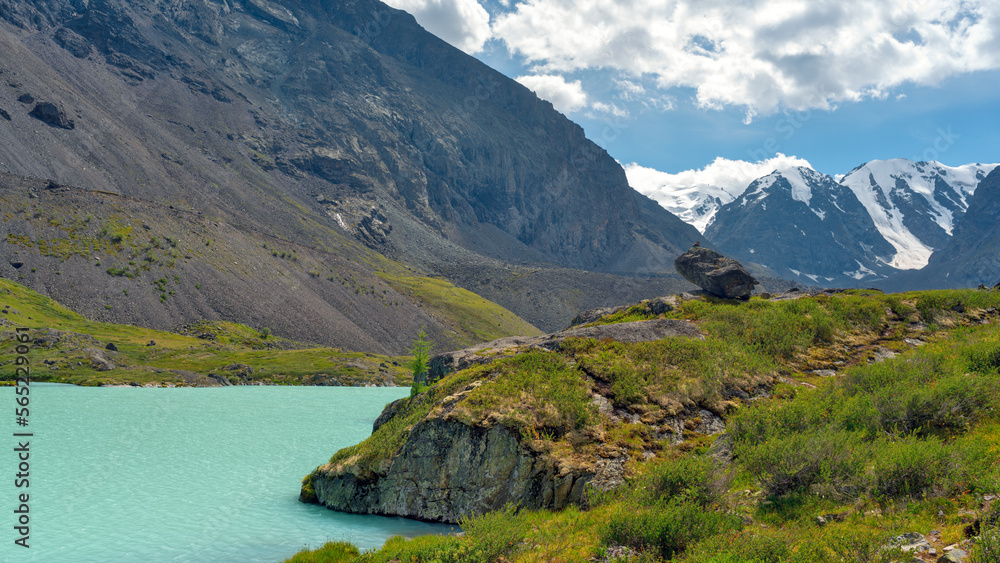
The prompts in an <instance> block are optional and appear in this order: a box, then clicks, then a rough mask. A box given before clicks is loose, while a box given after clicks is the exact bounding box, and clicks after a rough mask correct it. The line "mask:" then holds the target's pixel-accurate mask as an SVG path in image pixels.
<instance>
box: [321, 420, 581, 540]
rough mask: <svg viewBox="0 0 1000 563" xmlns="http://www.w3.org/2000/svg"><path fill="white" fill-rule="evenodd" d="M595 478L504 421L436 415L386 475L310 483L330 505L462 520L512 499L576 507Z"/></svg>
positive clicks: (537, 504)
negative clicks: (483, 423)
mask: <svg viewBox="0 0 1000 563" xmlns="http://www.w3.org/2000/svg"><path fill="white" fill-rule="evenodd" d="M592 476H593V474H592V473H591V472H587V471H577V472H575V471H573V470H571V469H568V468H567V469H564V470H560V469H559V468H558V467H557V466H555V465H554V464H553V463H551V462H550V461H549V460H546V459H544V458H543V457H542V456H539V455H537V454H535V453H533V452H531V451H530V450H529V449H527V448H526V447H525V446H524V445H522V444H521V441H520V440H519V439H518V437H517V436H515V435H514V434H512V433H511V432H510V430H508V429H506V428H504V427H503V426H493V427H492V428H484V427H477V426H468V425H466V424H462V423H460V422H456V421H449V420H440V419H437V420H427V421H424V422H421V423H420V424H418V425H417V426H416V427H415V428H414V429H413V430H412V431H411V432H410V435H409V437H408V439H407V441H406V444H405V445H404V446H403V448H402V450H400V452H399V454H398V455H397V456H396V457H395V458H393V460H392V464H391V465H390V466H389V469H388V471H386V473H385V474H384V475H380V476H372V477H371V478H368V479H365V478H364V477H362V476H359V475H356V474H353V473H343V474H338V475H335V476H330V477H325V478H315V479H313V481H312V483H313V487H314V488H315V492H316V498H317V502H319V503H320V504H323V505H324V506H326V507H327V508H331V509H333V510H339V511H341V512H357V513H367V514H386V515H396V516H407V517H410V518H420V519H422V520H433V521H440V522H458V521H459V520H460V519H461V517H462V516H463V515H469V514H482V513H484V512H487V511H489V510H495V509H496V507H502V506H505V505H506V504H508V503H510V504H515V505H519V506H521V507H523V508H531V509H538V508H550V509H558V508H563V507H565V506H566V505H567V504H569V503H577V504H578V503H580V502H581V500H582V499H583V491H584V486H585V484H586V483H587V482H588V481H589V480H590V479H591V478H592Z"/></svg>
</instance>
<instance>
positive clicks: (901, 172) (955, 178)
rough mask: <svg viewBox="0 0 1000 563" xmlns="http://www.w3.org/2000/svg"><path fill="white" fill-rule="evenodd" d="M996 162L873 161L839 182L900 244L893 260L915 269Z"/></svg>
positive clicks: (940, 240) (942, 240) (890, 238)
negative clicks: (951, 163)
mask: <svg viewBox="0 0 1000 563" xmlns="http://www.w3.org/2000/svg"><path fill="white" fill-rule="evenodd" d="M996 166H997V165H996V164H966V165H964V166H958V167H951V166H946V165H944V164H941V163H939V162H913V161H910V160H906V159H902V158H896V159H891V160H873V161H871V162H868V163H865V164H863V165H861V166H858V167H857V168H855V169H854V170H852V171H850V172H848V173H847V174H846V175H845V176H844V177H843V178H842V179H841V181H840V183H841V184H843V185H845V186H847V187H849V188H851V191H853V192H854V194H855V195H856V196H857V197H858V200H860V201H861V204H862V205H864V207H865V209H866V210H867V211H868V215H869V216H871V218H872V221H873V222H874V223H875V227H876V228H877V229H878V231H879V232H880V233H882V236H883V237H885V239H886V240H887V241H888V242H889V243H890V244H892V245H893V246H894V247H895V248H896V256H895V257H894V258H893V260H892V261H891V262H890V265H891V266H893V267H894V268H898V269H901V270H910V269H919V268H922V267H924V266H925V265H927V260H928V259H929V258H930V256H931V253H932V252H933V251H934V248H941V247H943V246H944V244H943V243H946V242H947V240H948V239H949V238H950V237H951V235H952V232H953V230H954V227H955V221H956V219H957V218H959V217H961V216H962V215H964V214H965V210H966V209H967V208H968V198H969V196H970V195H972V193H973V192H975V190H976V186H977V185H978V184H979V182H980V181H981V180H982V179H983V178H985V177H986V175H987V174H989V173H990V172H991V171H992V170H993V169H994V168H996ZM935 226H936V227H937V228H936V229H935ZM938 230H940V232H938ZM942 235H944V236H943V237H942Z"/></svg>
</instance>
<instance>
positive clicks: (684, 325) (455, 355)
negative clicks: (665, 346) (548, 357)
mask: <svg viewBox="0 0 1000 563" xmlns="http://www.w3.org/2000/svg"><path fill="white" fill-rule="evenodd" d="M671 336H686V337H690V338H700V339H704V338H705V337H704V336H703V335H702V334H701V332H699V331H698V328H697V327H696V326H694V324H692V323H690V322H688V321H682V320H676V319H654V320H650V321H634V322H629V323H618V324H610V325H602V326H593V327H582V328H570V329H566V330H563V331H560V332H555V333H552V334H545V335H542V336H511V337H508V338H500V339H497V340H493V341H491V342H486V343H484V344H479V345H477V346H472V347H470V348H465V349H463V350H456V351H454V352H445V353H443V354H438V355H437V356H434V357H433V358H431V360H430V363H429V365H428V381H437V380H439V379H441V378H442V377H444V376H446V375H448V374H449V373H451V372H454V371H458V370H462V369H465V368H467V367H469V366H472V365H477V364H484V363H488V362H491V361H493V360H495V359H497V358H499V357H506V356H511V355H514V354H516V353H518V352H521V351H524V350H527V349H531V348H536V349H544V350H554V349H556V348H558V347H559V344H560V343H561V342H563V341H564V340H566V339H567V338H595V339H597V340H602V339H605V338H608V339H611V340H614V341H617V342H630V343H636V342H649V341H652V340H660V339H663V338H668V337H671Z"/></svg>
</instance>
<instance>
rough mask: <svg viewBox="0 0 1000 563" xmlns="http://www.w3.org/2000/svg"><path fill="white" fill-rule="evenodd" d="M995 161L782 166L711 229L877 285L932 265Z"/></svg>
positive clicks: (763, 251) (726, 241)
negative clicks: (837, 173) (839, 174)
mask: <svg viewBox="0 0 1000 563" xmlns="http://www.w3.org/2000/svg"><path fill="white" fill-rule="evenodd" d="M995 167H996V165H995V164H987V165H983V164H969V165H966V166H961V167H949V166H944V165H942V164H940V163H936V162H911V161H908V160H904V159H894V160H885V161H878V160H876V161H871V162H868V163H866V164H864V165H862V166H859V167H857V168H855V169H854V170H852V171H851V172H850V173H848V174H847V175H845V176H844V177H843V178H841V179H840V181H839V182H838V181H835V180H834V179H833V178H831V177H829V176H826V175H823V174H820V173H818V172H816V171H815V170H812V169H810V168H806V167H795V168H790V169H788V170H780V171H778V170H776V171H775V172H773V173H772V174H769V175H767V176H765V177H763V178H759V179H757V180H755V181H754V182H753V183H751V184H750V185H749V186H748V187H747V189H746V190H745V191H744V192H743V193H742V194H741V195H740V196H739V197H738V198H737V199H736V200H734V201H733V202H731V203H729V204H726V205H723V206H721V207H720V208H719V210H718V211H717V212H716V214H715V215H714V217H713V219H712V222H711V223H709V225H708V228H707V229H706V230H705V235H706V236H707V237H708V238H709V240H711V241H712V242H713V243H714V244H716V245H717V246H718V247H719V249H720V250H722V251H724V252H726V253H728V254H730V255H733V256H735V257H738V258H739V259H741V260H745V261H747V260H753V261H756V262H759V263H761V264H763V265H765V266H767V267H769V268H771V269H773V270H775V271H776V272H778V273H779V275H782V276H787V277H790V278H791V279H795V280H798V281H799V282H801V283H806V284H816V285H820V286H827V287H857V286H870V285H872V284H874V283H875V282H879V281H880V280H884V279H885V278H887V277H889V276H892V275H894V274H896V273H898V272H900V271H906V270H917V269H920V268H922V267H923V266H924V265H926V263H927V259H928V257H929V256H930V254H931V252H932V251H933V249H935V248H938V249H940V248H943V247H944V246H945V245H946V244H947V243H948V241H949V240H950V239H951V236H952V233H953V230H954V228H955V226H956V225H958V224H960V223H961V219H962V217H963V215H964V214H965V211H966V208H967V206H968V205H969V198H970V196H971V194H972V193H973V192H974V191H975V190H976V186H977V185H978V183H979V181H980V180H982V179H983V178H984V177H985V176H986V174H988V173H989V171H990V170H993V169H994V168H995ZM678 213H681V214H682V215H683V210H678ZM907 279H910V278H907ZM912 279H916V278H912ZM911 287H926V284H923V285H916V286H911Z"/></svg>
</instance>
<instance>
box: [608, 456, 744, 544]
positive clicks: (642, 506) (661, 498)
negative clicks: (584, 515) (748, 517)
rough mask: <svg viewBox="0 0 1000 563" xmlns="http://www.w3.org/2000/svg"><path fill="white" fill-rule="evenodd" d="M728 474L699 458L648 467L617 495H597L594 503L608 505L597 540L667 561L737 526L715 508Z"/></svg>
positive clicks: (738, 521) (736, 521)
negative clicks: (599, 537)
mask: <svg viewBox="0 0 1000 563" xmlns="http://www.w3.org/2000/svg"><path fill="white" fill-rule="evenodd" d="M729 477H730V475H729V474H728V473H726V472H725V471H723V470H722V469H721V468H719V467H718V466H717V464H716V462H715V461H714V460H713V459H712V458H710V457H705V456H690V457H680V458H677V459H665V460H661V461H658V462H655V463H652V464H650V465H648V466H647V470H646V471H645V472H644V473H643V474H641V475H640V476H638V477H636V478H634V479H632V480H631V481H630V482H629V483H628V485H627V486H625V487H623V488H621V489H619V491H618V493H617V495H616V494H615V493H612V494H610V495H607V496H604V497H602V496H601V495H597V497H596V499H595V502H596V503H598V504H609V505H610V506H611V510H610V516H609V517H608V521H607V523H606V524H605V525H604V526H603V529H602V531H601V544H602V545H604V546H606V547H610V546H626V547H629V548H631V549H633V550H634V551H636V552H638V553H640V554H643V555H644V556H646V557H647V558H649V557H650V556H652V557H653V558H662V559H670V558H671V557H674V556H675V555H677V554H680V553H682V552H684V551H685V550H686V549H687V548H688V547H689V546H691V545H694V544H695V543H697V542H699V541H702V540H704V539H706V538H710V537H712V536H716V535H719V534H723V533H727V532H733V531H735V530H739V529H740V528H741V527H742V524H743V522H742V519H741V518H739V517H738V516H735V515H733V514H730V513H727V512H724V511H722V510H721V509H720V508H719V501H720V500H722V496H723V494H724V493H725V491H726V490H727V488H728V484H729Z"/></svg>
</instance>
